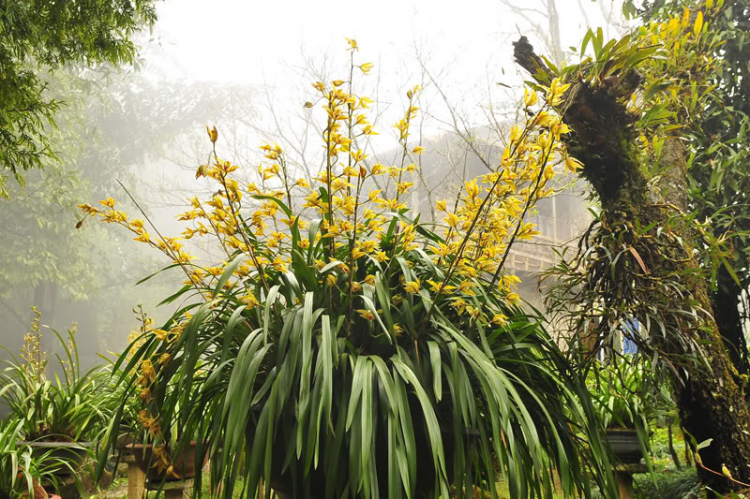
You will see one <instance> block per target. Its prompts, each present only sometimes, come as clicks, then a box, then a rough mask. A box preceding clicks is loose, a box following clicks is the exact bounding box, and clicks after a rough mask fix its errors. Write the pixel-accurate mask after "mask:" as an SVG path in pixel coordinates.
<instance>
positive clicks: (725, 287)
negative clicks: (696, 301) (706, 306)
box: [711, 266, 749, 375]
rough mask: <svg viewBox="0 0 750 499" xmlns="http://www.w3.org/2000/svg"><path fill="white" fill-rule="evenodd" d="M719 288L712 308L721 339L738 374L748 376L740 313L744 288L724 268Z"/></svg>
mask: <svg viewBox="0 0 750 499" xmlns="http://www.w3.org/2000/svg"><path fill="white" fill-rule="evenodd" d="M716 277H717V279H716V280H717V288H716V290H714V291H712V292H711V307H712V309H713V313H714V317H715V318H716V325H717V326H719V332H720V333H721V338H722V339H723V340H724V345H725V346H726V347H727V350H728V351H729V357H730V359H731V360H732V364H733V365H734V367H735V369H737V372H738V373H739V374H740V375H742V374H745V375H747V374H748V371H749V369H748V358H747V342H746V341H745V329H744V327H743V319H742V314H741V313H740V300H741V297H742V288H741V287H740V285H739V284H737V281H735V280H734V278H733V277H732V276H731V275H729V272H727V270H726V269H725V268H724V267H723V266H722V267H720V268H719V271H718V273H717V276H716Z"/></svg>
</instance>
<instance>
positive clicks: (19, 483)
mask: <svg viewBox="0 0 750 499" xmlns="http://www.w3.org/2000/svg"><path fill="white" fill-rule="evenodd" d="M22 435H23V422H22V421H20V420H18V419H15V418H14V419H10V420H8V421H0V497H3V498H6V497H7V498H15V497H22V496H23V495H24V494H28V496H29V497H34V488H35V487H38V484H39V483H40V482H42V481H44V482H49V483H52V484H56V483H57V475H58V474H59V472H60V470H61V469H70V464H69V463H68V461H67V460H66V459H60V458H59V457H56V456H54V455H53V454H52V452H51V451H47V452H44V453H41V454H40V453H34V452H33V451H32V449H31V447H29V446H28V445H26V444H23V443H19V440H20V439H21V438H22Z"/></svg>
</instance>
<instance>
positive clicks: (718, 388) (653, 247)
mask: <svg viewBox="0 0 750 499" xmlns="http://www.w3.org/2000/svg"><path fill="white" fill-rule="evenodd" d="M514 47H515V54H514V55H515V58H516V61H517V62H518V63H519V64H520V65H521V66H522V67H524V68H525V69H526V70H527V71H529V72H530V73H531V74H532V75H534V77H535V78H536V79H537V81H540V82H541V83H546V82H548V80H549V79H550V77H551V73H550V72H549V70H548V69H547V68H546V66H545V65H544V63H543V62H542V61H541V59H540V58H539V57H538V56H537V55H536V54H535V53H534V52H533V48H532V47H531V45H530V44H529V43H528V40H526V38H525V37H522V38H521V39H520V40H519V41H518V42H516V43H515V44H514ZM639 84H640V76H639V75H638V74H637V73H636V72H631V73H628V74H625V75H620V76H619V77H618V79H617V80H616V81H615V83H614V84H612V82H608V83H607V84H603V83H602V84H590V83H588V82H587V81H585V80H584V79H580V80H579V81H578V82H576V83H574V84H573V85H571V87H570V89H569V90H568V93H567V94H566V99H565V100H566V102H565V105H564V106H561V109H560V112H561V113H562V115H563V119H564V121H565V122H566V123H567V125H568V126H569V127H570V128H571V129H572V131H573V133H572V134H570V137H569V139H568V149H569V151H570V153H571V154H572V155H573V156H574V157H576V158H577V159H578V160H580V161H581V162H582V163H583V168H582V170H581V174H582V176H583V177H584V178H585V179H586V180H587V181H588V182H589V183H590V184H591V185H592V187H593V188H594V190H595V191H596V193H597V195H598V197H599V200H600V202H601V205H602V214H601V224H600V229H599V230H600V232H601V233H603V234H605V235H606V236H609V239H605V240H607V241H615V243H613V247H612V248H611V249H612V251H613V252H616V251H620V250H622V249H623V248H626V249H627V250H629V252H628V251H624V252H623V253H624V254H623V256H622V258H620V259H619V260H618V261H616V263H613V264H612V265H615V264H616V265H617V266H618V267H617V269H616V271H615V270H612V272H611V276H610V268H609V267H607V269H606V272H603V273H600V274H599V275H598V276H592V279H598V281H596V285H595V289H596V291H597V292H598V293H600V294H599V295H598V297H597V299H598V300H601V301H602V302H603V303H604V307H605V308H606V307H611V308H612V309H616V308H617V307H618V306H619V305H620V304H621V303H622V302H623V301H627V300H628V299H629V298H631V299H632V297H634V296H636V297H639V298H640V301H641V302H642V303H643V306H642V307H641V308H637V307H636V308H634V309H632V310H634V312H633V314H634V315H635V318H637V319H638V320H639V322H640V323H641V324H644V325H647V324H651V328H650V329H651V330H650V331H649V332H648V334H649V340H648V341H649V347H650V348H653V349H654V350H656V351H658V352H659V353H660V354H661V356H662V358H663V359H664V360H665V361H666V362H667V363H668V364H669V365H670V366H671V367H672V370H671V373H672V386H673V390H674V395H675V401H676V403H677V405H678V408H679V413H680V419H681V424H682V426H683V428H684V429H685V431H686V433H689V434H690V435H692V436H693V437H694V438H695V440H696V441H697V442H698V443H700V442H703V441H706V440H709V439H711V440H712V441H711V444H710V445H709V446H708V447H705V448H703V449H701V451H700V457H701V458H702V462H703V465H704V466H705V467H706V468H709V469H710V470H713V471H715V472H718V473H719V474H718V475H716V474H714V473H711V472H709V471H706V470H705V469H703V468H701V467H700V466H699V474H700V478H701V481H702V482H703V483H704V484H706V485H709V486H710V487H712V488H713V489H714V490H717V491H728V490H732V489H733V488H734V486H735V485H736V483H735V482H733V481H732V480H729V479H727V478H726V477H724V476H722V475H721V472H722V466H726V467H727V468H728V469H729V471H730V472H731V474H732V476H733V477H734V479H736V480H739V481H742V482H745V483H750V466H748V464H750V437H749V436H748V434H747V433H746V430H747V429H748V428H750V411H748V408H747V405H746V403H745V400H744V396H743V392H744V390H743V386H742V383H743V381H742V378H740V377H739V376H738V374H737V371H736V370H734V368H733V365H732V362H731V360H730V355H729V352H728V351H727V348H726V347H725V345H724V343H723V342H722V338H721V335H720V334H719V330H718V327H717V324H716V321H715V320H714V318H713V317H712V315H711V314H710V311H711V300H710V299H709V289H708V285H707V281H706V279H705V277H704V275H703V273H702V271H701V269H700V266H699V263H698V261H697V259H696V258H695V256H694V251H693V245H692V241H693V235H692V234H691V231H690V227H689V224H688V222H685V221H684V219H683V217H680V216H677V217H676V216H675V215H678V214H679V213H680V212H681V211H682V212H684V211H685V210H686V208H687V172H686V167H685V156H686V154H685V149H684V147H683V146H682V145H681V144H680V143H679V142H678V141H677V140H676V139H673V140H670V141H667V143H666V144H665V154H664V157H663V158H662V166H666V167H667V172H666V174H664V175H663V176H662V179H661V181H660V183H659V185H658V188H659V190H660V191H661V192H660V193H654V192H652V190H651V189H650V187H649V184H648V181H647V178H646V177H645V174H644V169H643V168H642V165H641V164H640V163H639V161H642V160H641V159H639V158H640V157H641V156H640V155H639V154H638V145H637V142H636V136H637V135H636V131H635V130H634V127H633V123H634V121H635V118H634V117H633V116H631V115H630V114H629V113H628V112H627V110H626V108H625V106H624V104H623V102H624V101H626V100H627V98H628V97H629V96H630V95H631V94H632V92H633V91H635V89H637V88H638V85H639ZM655 197H657V198H658V199H657V200H655V199H654V198H655ZM652 223H653V224H654V225H653V226H652V225H650V224H652ZM647 226H648V227H653V228H652V229H650V230H649V231H647V232H642V231H640V230H639V229H638V228H637V227H647ZM615 244H616V246H615ZM627 260H630V261H627ZM665 283H667V284H670V286H665ZM671 284H673V286H671ZM651 289H654V290H660V291H659V293H660V294H661V296H655V294H654V293H651V294H649V291H650V290H651ZM672 290H675V291H672ZM678 290H679V291H678ZM639 292H640V293H641V294H640V295H639V294H638V293H639ZM654 310H656V313H655V314H654V313H653V311H654ZM649 314H653V315H649ZM654 318H656V320H654ZM604 319H607V317H604ZM621 320H622V317H620V316H618V317H616V318H615V320H614V322H613V323H610V324H609V325H608V326H610V327H617V321H621ZM657 321H658V322H659V324H658V327H657V325H656V322H657Z"/></svg>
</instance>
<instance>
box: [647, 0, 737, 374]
mask: <svg viewBox="0 0 750 499" xmlns="http://www.w3.org/2000/svg"><path fill="white" fill-rule="evenodd" d="M709 3H716V2H706V5H708V4H709ZM716 4H717V5H718V3H716ZM686 6H687V7H691V8H695V7H696V6H695V5H694V2H685V1H678V0H651V1H648V2H646V3H645V5H644V7H643V9H642V10H641V11H640V12H639V14H640V16H641V17H642V18H643V19H644V21H646V22H650V21H653V20H656V21H664V20H668V18H669V17H670V16H672V15H675V14H680V13H682V9H683V8H684V7H686ZM709 29H710V32H711V36H712V37H714V39H715V40H716V43H713V44H711V45H710V47H711V50H710V51H707V52H706V53H705V54H703V56H704V57H712V58H715V59H716V60H717V61H718V64H716V66H715V70H714V71H713V73H712V75H711V78H710V79H709V83H710V84H711V86H710V87H703V88H702V89H701V91H703V92H705V93H706V94H707V95H708V96H709V98H707V99H704V100H703V101H704V107H703V109H702V110H701V113H696V114H695V115H693V116H691V118H692V119H691V120H690V121H689V122H687V125H688V126H687V127H686V128H685V129H683V130H682V136H683V138H684V139H686V142H687V144H688V147H689V148H690V153H691V157H690V162H689V165H688V166H689V170H688V173H689V176H690V189H689V191H688V194H689V202H690V209H691V210H693V211H694V213H695V215H696V217H697V218H698V219H699V220H710V221H711V224H710V230H711V231H712V233H713V235H714V236H715V237H716V238H726V239H727V240H728V241H729V244H728V245H727V246H726V248H725V250H724V253H723V255H722V258H721V259H719V260H716V259H715V258H713V259H712V258H711V257H709V256H706V257H705V258H704V266H705V267H706V268H708V269H710V274H711V276H712V286H713V292H712V304H713V308H714V310H713V312H714V316H715V318H716V321H717V325H718V326H719V329H720V332H721V334H722V337H723V338H724V341H725V343H726V345H727V347H728V349H729V352H730V354H731V356H732V360H733V362H734V364H735V366H736V368H737V370H738V371H739V372H740V373H741V374H747V373H748V368H749V365H748V357H747V347H746V342H745V337H744V330H745V325H744V323H745V320H746V318H747V303H746V302H744V303H743V300H744V298H743V297H742V290H744V289H747V288H748V286H750V245H748V242H749V241H750V197H749V196H750V194H748V193H750V147H748V146H749V144H750V140H749V137H748V133H750V119H749V118H748V117H749V115H750V99H748V95H750V1H747V0H736V1H732V2H726V5H725V6H724V7H723V8H722V9H721V11H720V12H719V13H718V14H717V15H715V16H711V18H710V26H709Z"/></svg>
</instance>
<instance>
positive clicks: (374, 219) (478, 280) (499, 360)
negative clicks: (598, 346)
mask: <svg viewBox="0 0 750 499" xmlns="http://www.w3.org/2000/svg"><path fill="white" fill-rule="evenodd" d="M350 44H351V49H352V66H351V68H350V69H351V71H350V74H352V75H353V74H354V70H355V69H356V68H357V67H360V68H362V71H363V72H366V71H365V67H370V66H369V65H367V64H364V65H361V66H355V65H354V62H353V61H354V49H356V42H354V41H353V40H352V41H350ZM555 85H556V83H553V85H552V86H551V87H550V89H548V91H547V97H548V99H549V100H550V102H552V101H554V100H555V99H559V96H560V93H561V92H562V91H564V89H561V88H559V87H556V86H555ZM314 88H315V89H316V92H318V96H319V97H318V98H319V100H320V102H321V105H322V107H323V109H324V111H323V118H324V123H323V129H324V133H323V145H324V154H323V156H324V157H323V171H321V172H320V173H319V174H317V175H316V176H315V177H313V178H299V179H297V178H294V177H293V176H292V175H293V171H292V166H291V165H290V162H289V161H288V159H287V157H286V155H285V153H284V151H283V150H282V148H281V147H280V146H278V145H272V144H266V145H264V146H263V147H262V148H261V149H262V150H263V152H264V154H265V158H266V163H264V164H263V165H261V167H260V168H259V169H258V172H259V176H260V178H259V180H258V184H259V185H258V184H255V183H253V184H250V185H247V184H245V183H244V182H243V183H242V184H240V182H239V180H238V178H236V177H235V176H234V172H235V171H236V170H237V169H238V166H236V165H234V164H232V163H231V162H229V161H225V160H222V159H219V157H218V156H217V154H216V142H217V139H218V133H217V131H216V129H215V128H214V129H210V130H209V137H210V140H211V142H212V144H213V154H212V156H211V159H210V162H209V163H208V164H206V165H202V166H201V167H200V168H199V169H198V171H197V175H196V176H197V177H198V178H200V177H205V178H207V179H208V181H209V182H210V183H211V190H212V192H215V194H214V195H212V196H210V197H208V198H206V199H200V198H199V197H195V198H193V199H192V200H191V208H190V210H189V211H188V212H186V213H185V214H183V215H182V216H181V219H182V220H187V221H189V222H190V224H191V225H190V226H189V227H188V228H187V230H186V231H185V232H184V233H183V235H184V237H185V238H187V239H190V238H193V237H209V238H213V243H212V246H211V247H213V248H216V249H219V250H220V251H222V253H223V258H222V260H223V261H219V262H199V261H197V260H195V259H193V258H192V257H191V255H189V253H188V248H187V247H186V246H184V245H183V243H181V242H180V241H178V240H177V239H175V238H170V237H163V236H162V235H160V234H158V231H157V229H156V228H152V229H151V231H152V232H151V233H150V232H149V231H148V230H147V228H146V225H145V223H144V221H142V220H140V219H129V218H128V216H127V215H126V214H125V213H124V212H123V211H121V210H119V209H118V207H117V206H116V203H115V201H114V200H113V199H111V198H108V199H106V200H103V201H101V204H102V205H103V208H98V207H94V206H91V205H82V209H83V210H84V212H85V214H86V216H97V217H101V218H102V219H103V220H104V221H105V222H109V223H116V224H119V225H121V226H123V227H125V228H127V229H128V230H131V231H132V232H133V233H134V234H135V238H136V239H137V240H139V241H142V242H144V243H146V244H150V245H152V246H153V247H155V248H157V249H159V250H161V251H162V252H164V253H165V254H166V255H168V257H169V259H170V260H172V265H170V267H169V268H174V269H176V270H179V271H181V272H183V273H184V276H185V278H186V281H185V283H184V285H183V286H182V287H181V288H180V289H179V290H177V291H176V292H175V293H174V294H173V295H172V296H170V297H168V298H167V299H166V300H165V301H167V302H174V301H175V300H177V299H180V300H181V301H182V302H183V305H182V306H181V307H180V309H179V310H178V311H177V312H176V313H175V314H174V315H173V316H172V317H171V318H170V319H169V320H168V321H167V322H166V323H165V324H163V325H162V326H161V327H159V328H155V327H151V328H148V330H146V331H144V332H143V334H142V335H140V336H139V337H138V338H137V339H136V342H137V347H134V348H133V349H132V350H131V352H130V353H129V354H128V355H123V356H122V357H121V358H120V359H119V361H118V364H117V366H116V367H117V368H118V369H122V371H123V372H124V373H134V374H133V375H124V376H122V377H121V382H122V383H123V384H124V385H125V386H126V387H127V390H128V395H127V396H126V398H127V397H132V396H136V395H138V396H140V400H141V401H142V404H143V407H144V409H143V411H144V412H143V413H142V418H141V424H142V426H143V428H144V429H147V430H148V431H149V432H151V434H152V436H153V438H154V442H161V443H163V444H164V449H165V450H166V452H165V454H164V455H165V464H167V463H169V462H170V460H171V462H172V463H173V464H174V457H173V456H176V455H178V454H179V453H180V451H181V450H183V449H184V448H186V446H187V443H186V441H185V440H182V441H179V439H178V441H179V443H177V444H174V445H172V444H171V442H172V441H174V435H175V434H176V433H177V434H181V435H195V437H196V438H195V440H196V441H197V452H196V456H195V464H196V466H195V468H196V470H197V474H196V489H195V490H196V493H198V491H199V490H200V483H201V480H202V474H201V472H200V468H201V466H200V464H201V463H202V462H203V459H204V458H205V457H206V456H208V457H210V459H211V462H212V466H211V475H212V476H211V479H212V482H213V483H214V484H217V483H220V484H222V485H223V494H224V495H225V496H226V497H231V496H232V493H233V487H234V483H235V481H236V480H235V479H236V478H237V477H238V476H244V477H245V479H246V481H245V488H244V490H243V492H244V494H245V496H246V497H255V494H256V493H257V491H258V488H259V483H260V482H261V480H263V481H265V483H267V484H269V485H270V487H271V488H273V489H274V490H275V491H276V492H277V493H284V494H288V495H292V496H296V497H299V496H304V497H334V496H335V497H370V498H373V497H390V498H397V497H404V496H406V497H437V496H441V495H442V496H443V497H448V496H449V494H450V488H451V487H453V490H454V491H458V493H459V494H469V493H472V492H473V490H474V488H475V487H476V488H479V489H482V490H485V491H488V492H489V493H491V494H492V495H493V496H496V494H497V492H496V488H495V480H496V477H497V469H498V468H499V469H500V470H501V471H502V473H503V475H504V476H505V478H506V479H507V480H508V483H509V487H510V491H511V494H512V495H513V496H514V497H529V496H537V497H540V496H543V497H551V496H552V494H553V491H552V485H551V483H552V480H551V473H552V471H551V470H552V469H553V468H557V470H558V472H559V473H560V475H561V478H562V480H561V483H562V484H563V485H562V487H563V488H564V492H565V493H566V494H573V493H586V492H587V490H588V486H589V484H588V481H587V480H586V479H584V470H585V469H587V468H593V469H594V470H595V473H594V476H596V477H597V479H600V480H601V484H600V485H601V486H602V487H605V488H607V490H610V491H611V490H613V487H614V484H613V482H611V480H609V475H608V473H609V471H608V470H609V468H610V467H609V465H608V461H607V459H608V457H607V455H608V454H607V452H606V449H605V447H604V446H603V444H601V442H600V439H599V438H598V436H597V434H596V428H597V427H596V425H595V424H592V423H591V421H592V420H593V412H592V410H593V409H592V407H591V405H590V403H589V402H588V399H587V396H586V390H585V384H584V383H583V382H582V380H580V379H579V378H578V377H577V376H576V375H574V374H573V373H572V372H571V371H570V370H569V369H568V365H567V363H566V362H565V359H564V357H563V355H562V354H561V352H560V351H559V349H558V347H557V345H556V344H555V342H554V341H552V340H551V339H550V337H549V336H548V335H547V333H546V332H545V330H544V329H543V327H542V326H541V324H540V319H539V318H538V317H537V316H530V315H528V314H527V313H525V312H524V311H523V310H522V309H521V308H519V307H518V306H517V303H518V302H519V298H518V295H517V294H516V293H515V291H514V290H513V286H514V284H515V282H516V280H517V279H516V278H515V277H514V276H512V275H506V274H504V273H503V269H502V265H501V262H503V261H504V260H505V256H507V253H508V251H509V248H510V246H511V245H512V243H513V242H514V241H515V240H516V239H519V238H521V239H525V238H529V237H531V236H532V235H533V226H532V225H530V224H528V223H526V222H524V216H525V213H526V212H527V210H528V209H529V207H530V206H532V205H533V203H534V202H535V201H536V200H537V199H539V198H541V197H544V196H545V195H548V194H549V189H548V187H547V182H548V180H549V179H550V178H551V177H552V176H553V175H554V169H553V167H552V158H553V157H559V156H562V157H563V158H565V152H564V149H563V148H562V146H561V144H562V143H561V141H560V134H561V133H564V132H565V130H566V129H565V127H564V125H563V124H562V123H561V122H560V120H559V118H558V117H556V116H554V115H552V114H550V113H551V112H550V108H549V106H548V104H547V103H545V102H541V103H540V104H538V107H535V106H537V97H536V94H535V93H533V92H531V93H529V94H527V99H526V107H527V110H528V111H529V113H530V114H532V115H533V118H530V119H529V121H528V122H527V123H526V125H525V126H524V127H522V128H514V130H513V132H512V136H511V145H510V146H509V148H508V149H507V150H506V153H505V155H504V157H503V160H502V165H501V166H499V167H498V169H497V171H495V172H492V173H490V174H488V175H483V176H481V177H479V178H477V179H474V180H472V181H469V182H466V185H465V186H464V188H463V189H462V191H461V192H460V193H459V194H458V195H457V198H456V200H455V202H454V201H451V203H450V206H455V207H454V208H449V207H448V203H446V202H445V201H442V202H439V203H438V205H437V210H439V211H443V212H444V214H445V217H444V218H443V220H440V221H437V222H436V223H433V224H424V223H421V222H420V221H419V219H420V217H419V215H418V214H417V215H416V216H414V215H413V214H410V212H409V211H408V210H407V206H406V203H405V200H406V197H407V195H408V193H409V191H410V189H412V187H413V185H414V183H413V182H412V180H415V177H414V176H415V175H416V174H415V173H413V172H414V168H415V167H414V165H413V164H406V161H405V159H406V158H408V157H409V155H417V154H419V153H420V152H421V148H420V147H418V146H417V147H412V146H409V143H408V137H409V126H410V123H412V122H413V121H414V119H415V117H416V115H417V113H418V110H417V109H416V107H415V106H414V99H415V96H416V95H417V94H418V92H419V89H418V88H415V89H412V90H409V92H408V93H407V98H408V100H409V102H408V107H407V110H406V112H405V114H404V117H403V119H401V120H400V121H399V122H398V123H397V124H396V129H397V130H398V136H399V144H400V146H401V147H402V149H403V158H404V161H402V164H400V165H395V166H384V165H382V164H379V163H375V164H372V163H369V162H367V161H366V157H367V155H366V154H365V152H363V151H362V150H359V149H358V148H357V147H356V146H355V142H354V141H355V139H357V138H362V137H366V136H368V135H370V134H372V133H374V130H373V128H372V125H370V124H369V122H368V121H367V117H366V113H367V108H368V105H369V103H371V102H372V101H370V100H369V99H366V98H364V97H360V96H358V95H355V94H354V93H353V91H352V85H351V81H349V82H348V84H347V83H346V82H344V81H340V80H334V81H333V82H331V83H329V84H324V83H315V84H314ZM345 89H346V90H345ZM308 107H309V106H308ZM532 109H533V111H532ZM573 161H574V160H572V159H569V160H568V162H569V163H571V164H574V163H572V162H573ZM381 181H382V182H381ZM378 182H380V185H382V186H384V187H383V188H382V189H376V188H375V187H377V185H378ZM368 186H369V187H368ZM387 186H390V187H389V188H388V187H387ZM125 404H126V402H123V407H124V405H125ZM121 412H122V411H120V413H121ZM120 413H118V414H117V415H116V416H115V418H113V422H112V425H113V426H114V425H117V424H118V418H119V417H120ZM577 431H580V433H579V434H583V435H586V436H588V439H587V442H585V443H584V440H582V439H579V438H578V435H577V434H576V432H577ZM111 443H112V439H109V444H110V445H111ZM242 456H244V459H242V458H241V457H242ZM243 462H244V465H241V463H243ZM266 490H267V494H269V493H270V492H269V490H270V489H268V488H267V489H266Z"/></svg>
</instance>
